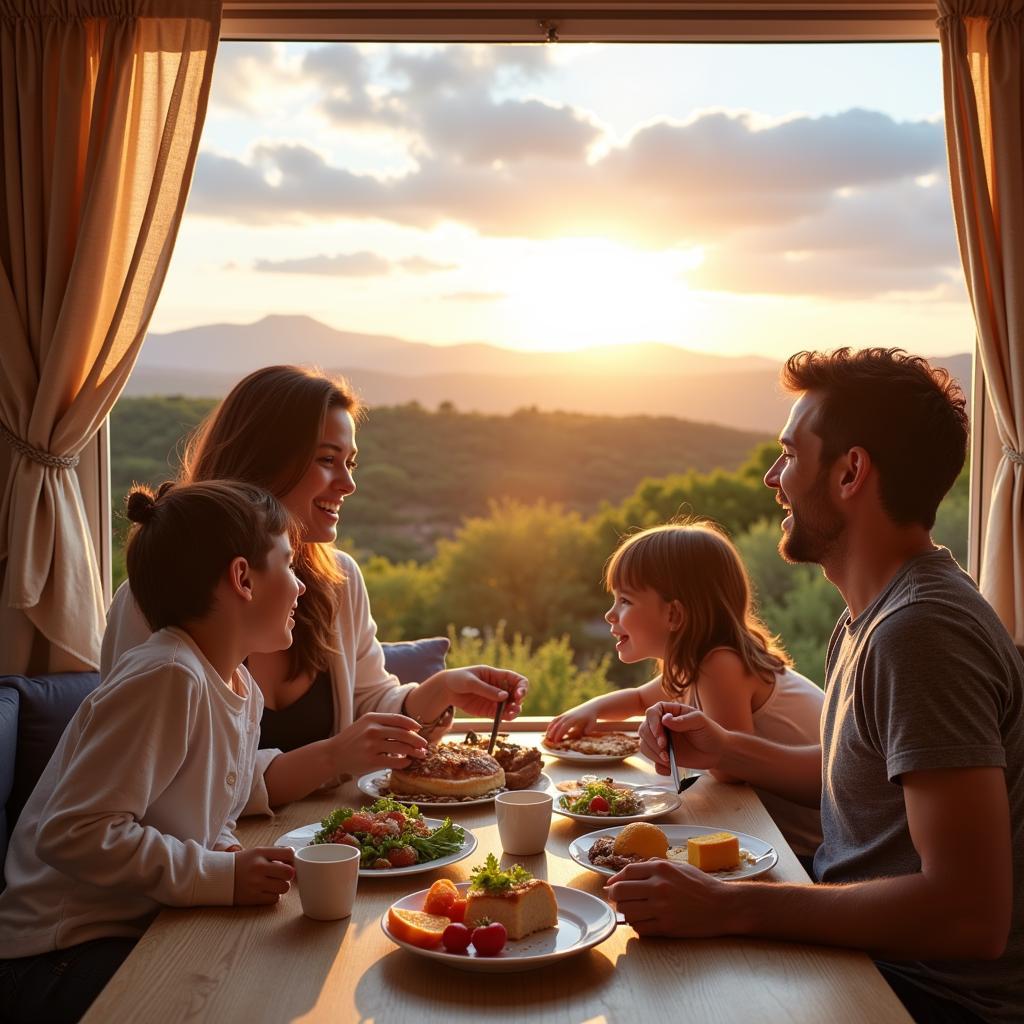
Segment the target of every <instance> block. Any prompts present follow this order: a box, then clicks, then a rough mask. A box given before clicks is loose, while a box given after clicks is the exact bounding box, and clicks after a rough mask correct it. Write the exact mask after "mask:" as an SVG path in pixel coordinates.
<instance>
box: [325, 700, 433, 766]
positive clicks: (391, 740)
mask: <svg viewBox="0 0 1024 1024" xmlns="http://www.w3.org/2000/svg"><path fill="white" fill-rule="evenodd" d="M419 728H420V723H419V722H417V721H416V719H415V718H409V716H408V715H394V714H387V713H385V712H381V711H370V712H367V713H366V714H365V715H362V716H361V717H359V718H357V719H356V720H355V721H354V722H353V723H352V724H351V725H350V726H348V727H347V728H345V729H342V730H341V732H339V733H338V734H337V736H335V737H334V738H333V740H332V742H333V744H334V749H335V750H336V751H337V752H338V753H337V758H336V768H337V772H339V773H340V772H348V773H349V774H352V775H357V774H360V773H362V772H372V771H377V770H378V769H379V768H405V767H406V766H407V765H408V764H409V763H410V760H412V759H413V758H423V757H426V756H427V741H426V740H425V739H424V738H423V737H422V736H421V735H420V734H419Z"/></svg>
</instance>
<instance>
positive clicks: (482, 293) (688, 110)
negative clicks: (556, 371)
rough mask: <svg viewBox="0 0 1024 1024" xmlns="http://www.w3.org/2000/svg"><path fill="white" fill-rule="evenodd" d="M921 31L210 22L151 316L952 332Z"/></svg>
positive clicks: (962, 327)
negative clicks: (444, 32)
mask: <svg viewBox="0 0 1024 1024" xmlns="http://www.w3.org/2000/svg"><path fill="white" fill-rule="evenodd" d="M941 111H942V85H941V74H940V65H939V50H938V46H937V44H936V45H931V44H929V45H896V44H886V45H881V44H879V45H799V46H798V45H790V46H775V45H757V46H753V45H748V46H740V45H730V46H725V45H717V46H715V45H685V46H682V45H678V46H668V45H665V46H650V45H648V46H600V45H591V46H570V45H565V44H561V45H555V46H529V47H527V46H448V47H441V46H427V45H422V46H383V45H366V46H354V45H346V44H317V45H312V44H252V43H222V44H221V47H220V50H219V54H218V57H217V64H216V68H215V72H214V87H213V96H212V99H211V104H210V110H209V114H208V117H207V121H206V128H205V132H204V136H203V142H202V147H201V151H200V155H199V160H198V166H197V170H196V176H195V181H194V184H193V188H192V193H191V197H190V200H189V206H188V210H187V212H186V216H185V221H184V223H183V226H182V230H181V233H180V235H179V239H178V244H177V248H176V250H175V255H174V259H173V261H172V264H171V269H170V272H169V274H168V278H167V283H166V286H165V288H164V291H163V294H162V296H161V299H160V302H159V305H158V307H157V310H156V314H155V316H154V319H153V322H152V325H151V329H152V330H154V331H169V330H176V329H178V328H182V327H188V326H192V325H196V324H203V323H214V322H225V321H227V322H234V323H246V322H250V321H253V320H256V319H259V318H260V317H262V316H264V315H266V314H268V313H304V314H308V315H310V316H313V317H316V318H317V319H319V320H322V321H324V322H325V323H328V324H330V325H332V326H334V327H337V328H340V329H343V330H351V331H361V332H367V333H380V334H392V335H398V336H400V337H403V338H407V339H409V340H416V341H426V342H431V343H435V344H450V343H453V342H463V341H486V342H491V343H493V344H497V345H503V346H508V347H513V348H526V349H576V348H580V347H583V346H586V345H591V344H608V343H620V342H621V343H630V342H638V341H662V342H669V343H673V344H678V345H682V346H685V347H687V348H692V349H700V350H706V351H715V352H720V353H723V354H743V353H758V354H762V355H766V356H771V357H782V356H785V355H787V354H789V353H790V352H792V351H793V350H794V349H796V348H802V347H809V346H810V347H833V346H835V345H839V344H853V345H860V344H865V343H872V344H881V343H886V344H899V345H903V346H905V347H908V348H911V349H913V350H915V351H919V352H922V353H924V354H929V355H939V354H945V353H951V352H964V351H968V350H969V349H970V348H971V347H972V345H973V326H972V321H971V316H970V309H969V306H968V303H967V299H966V294H965V290H964V286H963V282H962V272H961V269H960V265H959V258H958V256H957V251H956V244H955V236H954V231H953V225H952V219H951V213H950V202H949V192H948V181H947V172H946V155H945V142H944V138H943V126H942V116H941Z"/></svg>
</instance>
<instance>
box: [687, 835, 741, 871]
mask: <svg viewBox="0 0 1024 1024" xmlns="http://www.w3.org/2000/svg"><path fill="white" fill-rule="evenodd" d="M686 857H687V860H689V862H690V863H691V864H692V865H693V866H694V867H695V868H700V869H701V871H727V870H728V869H729V868H735V867H738V866H739V862H740V841H739V840H738V839H737V838H736V836H734V835H733V834H732V833H731V832H709V833H708V834H707V835H704V836H694V837H693V838H692V839H687V840H686Z"/></svg>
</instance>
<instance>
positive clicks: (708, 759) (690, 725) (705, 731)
mask: <svg viewBox="0 0 1024 1024" xmlns="http://www.w3.org/2000/svg"><path fill="white" fill-rule="evenodd" d="M666 729H670V730H671V731H672V746H673V748H674V749H675V752H676V763H677V764H680V765H683V766H684V767H686V768H715V767H717V766H718V763H719V761H721V759H722V757H723V756H724V755H725V754H726V752H727V748H728V741H729V733H728V732H727V730H725V729H723V728H722V727H721V726H720V725H719V724H718V723H717V722H714V721H712V719H710V718H708V716H707V715H705V714H704V712H703V711H698V710H697V709H696V708H692V707H690V706H689V705H688V704H677V703H674V702H669V701H659V702H658V703H657V704H654V705H652V706H651V707H650V708H648V709H647V715H646V716H645V717H644V720H643V722H642V723H641V725H640V752H641V753H642V754H643V755H644V757H647V758H649V759H650V760H651V761H653V762H654V767H655V770H656V771H657V772H658V774H659V775H668V772H669V769H668V744H667V743H666V742H665V730H666Z"/></svg>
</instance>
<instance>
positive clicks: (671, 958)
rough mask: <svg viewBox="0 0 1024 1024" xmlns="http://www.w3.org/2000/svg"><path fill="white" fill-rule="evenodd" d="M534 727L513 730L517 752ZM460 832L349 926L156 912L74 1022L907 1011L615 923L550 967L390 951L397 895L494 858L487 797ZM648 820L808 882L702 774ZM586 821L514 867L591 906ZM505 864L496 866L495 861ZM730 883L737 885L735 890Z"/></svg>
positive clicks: (878, 1023) (796, 950)
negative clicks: (490, 968)
mask: <svg viewBox="0 0 1024 1024" xmlns="http://www.w3.org/2000/svg"><path fill="white" fill-rule="evenodd" d="M539 738H540V736H539V734H532V735H531V734H529V733H518V734H516V736H515V740H516V742H519V743H530V742H536V741H538V740H539ZM584 770H589V771H591V772H599V773H600V774H602V775H613V776H614V777H615V779H616V780H619V781H622V782H629V783H646V784H657V785H662V786H664V785H666V782H667V780H665V779H662V778H658V777H657V776H655V775H654V774H653V772H652V770H651V766H650V764H649V763H648V762H647V761H645V760H644V759H643V758H641V757H639V756H636V757H631V758H629V759H628V760H626V761H623V762H621V763H619V764H612V765H601V766H600V767H599V768H589V769H587V768H583V769H581V767H580V766H579V765H577V764H570V763H566V762H565V761H560V760H555V759H553V758H549V757H545V769H544V771H545V774H546V775H547V776H548V777H549V778H550V779H551V780H552V782H553V783H557V782H559V781H564V780H568V779H573V778H578V777H579V775H580V773H581V771H584ZM369 802H370V800H369V798H368V797H366V796H364V795H363V794H362V793H360V791H359V790H358V788H357V784H356V782H355V781H351V782H347V783H344V784H343V785H341V786H340V787H338V788H336V789H333V790H330V791H321V792H319V793H317V794H316V795H314V796H311V797H309V798H307V799H305V800H301V801H298V802H296V803H294V804H291V805H289V806H288V807H286V808H284V809H283V810H281V811H280V812H279V813H278V814H277V815H276V816H275V817H274V818H273V819H268V818H248V819H244V820H243V822H242V823H241V824H240V827H239V829H238V836H239V839H240V840H241V842H242V843H243V844H244V845H246V846H269V845H274V844H275V842H276V841H277V840H278V839H279V837H281V836H282V835H283V834H285V833H287V832H289V831H290V830H292V829H295V828H298V827H300V826H303V825H307V824H310V823H312V822H316V821H319V820H320V819H321V818H322V817H323V816H324V815H326V814H327V813H328V812H329V811H330V810H331V809H333V808H334V807H339V806H359V805H364V804H367V803H369ZM426 813H427V814H429V815H431V816H437V815H438V814H441V815H442V816H443V815H444V814H445V813H450V814H451V816H452V818H453V819H454V820H455V821H456V823H457V824H460V825H462V826H464V827H465V828H466V829H469V830H471V831H472V832H473V834H474V835H475V836H476V838H477V840H478V843H479V845H478V847H477V849H476V850H475V851H474V853H473V854H472V855H471V856H470V857H469V858H467V859H465V860H462V861H459V862H458V863H455V864H451V865H448V866H446V867H442V868H437V869H433V870H428V871H426V872H424V873H423V874H417V875H412V876H408V875H407V876H403V877H397V878H396V877H388V876H387V875H386V874H382V875H380V876H374V877H363V878H360V880H359V887H358V892H357V896H356V903H355V907H354V909H353V912H352V916H351V917H349V918H345V919H343V920H340V921H314V920H311V919H309V918H307V917H305V916H303V914H302V909H301V906H300V901H299V894H298V892H297V891H296V889H295V887H294V886H293V887H292V890H291V891H290V892H289V893H288V894H287V895H285V896H283V897H282V898H281V900H280V902H278V903H277V904H276V905H273V906H268V907H196V908H192V909H187V910H175V909H167V910H164V911H163V912H162V913H161V914H160V915H159V916H158V917H157V919H156V920H155V921H154V923H153V924H152V925H151V926H150V928H149V929H148V931H147V932H146V933H145V935H144V936H143V937H142V939H141V940H140V942H139V943H138V945H137V946H136V948H135V950H134V951H133V952H132V954H131V956H129V958H128V959H127V960H126V961H125V963H124V965H123V966H122V967H121V969H120V970H119V971H118V972H117V974H116V975H115V976H114V978H113V979H112V980H111V982H110V984H109V985H108V986H107V987H106V989H105V990H104V991H103V993H102V994H101V995H100V997H99V998H98V999H97V1001H96V1002H95V1003H94V1004H93V1006H92V1008H91V1009H90V1011H89V1013H88V1014H87V1015H86V1017H85V1018H84V1020H85V1021H86V1022H87V1024H114V1022H120V1021H125V1022H127V1021H131V1022H137V1021H145V1022H147V1024H153V1022H165V1021H167V1022H178V1021H218V1022H225V1024H235V1022H240V1021H246V1022H248V1021H260V1022H262V1021H267V1022H275V1024H276V1022H284V1021H310V1022H320V1021H323V1022H327V1021H330V1022H332V1024H349V1022H353V1024H355V1022H359V1024H391V1022H396V1024H397V1022H402V1024H404V1022H408V1024H422V1022H435V1021H438V1022H440V1021H444V1022H456V1021H472V1022H474V1024H476V1022H484V1021H486V1022H488V1024H490V1022H506V1021H507V1022H521V1021H525V1020H531V1021H532V1020H536V1021H541V1022H545V1024H584V1022H587V1024H598V1022H608V1024H613V1022H631V1021H636V1022H638V1024H664V1022H669V1021H673V1022H682V1021H686V1022H708V1024H712V1022H714V1024H729V1022H736V1024H775V1022H807V1024H821V1022H823V1021H827V1022H829V1024H845V1022H850V1024H854V1022H861V1024H888V1022H892V1024H905V1022H908V1021H910V1017H909V1016H908V1015H907V1013H906V1012H905V1010H904V1009H903V1007H902V1005H901V1004H900V1002H899V1001H898V1000H897V999H896V997H895V996H894V995H893V993H892V991H891V990H890V989H889V987H888V985H887V984H886V983H885V981H884V980H883V978H882V976H881V975H880V974H879V973H878V971H877V969H876V968H875V966H874V964H873V963H872V962H871V960H870V959H869V958H868V957H867V956H866V955H865V954H864V953H860V952H856V951H853V950H847V949H838V948H831V947H823V946H811V945H799V944H795V943H790V942H775V941H769V940H762V939H745V938H721V939H701V940H696V939H686V940H684V939H652V938H640V937H639V936H637V934H636V933H635V932H634V931H633V930H632V929H631V928H630V927H629V926H628V925H624V924H620V925H619V926H618V927H617V928H616V929H615V931H614V932H613V933H612V934H611V935H610V936H609V937H608V938H607V939H606V940H605V941H604V942H602V943H600V944H599V945H597V946H595V947H593V948H592V949H589V950H585V951H583V952H580V953H579V954H577V955H574V956H571V957H568V958H566V959H563V960H560V961H558V962H556V963H551V964H548V965H546V966H543V967H540V968H537V969H534V970H530V971H525V972H521V973H509V974H484V973H472V972H469V971H465V970H459V969H455V968H453V967H449V966H447V964H443V963H439V962H438V961H436V960H431V959H428V958H426V957H422V956H418V955H416V954H413V953H410V952H409V951H407V950H405V949H403V948H400V947H398V946H396V945H395V944H394V943H393V942H392V941H391V940H390V939H388V938H387V936H386V935H385V934H384V932H383V930H382V928H381V919H382V917H383V916H384V915H385V914H386V913H387V910H388V908H389V906H390V905H391V904H392V903H393V902H394V901H396V900H398V899H400V898H401V897H403V896H405V895H407V894H409V893H411V892H415V891H417V890H420V889H425V888H427V887H429V885H430V884H431V882H433V881H434V880H435V879H437V878H442V877H447V878H451V879H453V880H454V881H465V880H468V878H469V873H470V870H471V868H472V867H473V866H474V865H475V864H478V863H481V862H482V861H483V859H484V858H485V857H486V855H487V854H488V853H490V852H494V853H495V854H496V855H498V856H499V857H501V855H502V850H501V843H500V841H499V836H498V830H497V825H496V823H495V816H494V806H493V803H487V804H482V805H470V806H461V805H458V804H456V805H453V806H452V807H451V809H450V812H448V811H441V812H439V811H437V810H429V811H427V812H426ZM659 824H666V825H668V824H680V825H700V826H702V827H704V826H706V827H707V828H708V830H709V831H715V830H718V829H719V828H721V829H730V830H733V831H738V832H745V833H747V834H748V835H752V836H755V837H757V838H759V839H762V840H765V841H766V842H768V843H770V844H772V846H774V847H775V849H776V850H777V851H778V858H779V859H778V863H777V864H776V865H775V866H774V867H773V868H772V870H771V871H770V872H768V873H767V874H766V875H763V876H761V877H762V878H763V879H765V880H774V881H778V882H796V883H803V884H811V883H810V881H809V879H808V877H807V874H806V873H805V871H804V870H803V868H802V867H801V865H800V862H799V861H798V860H797V858H796V857H795V855H794V854H793V853H792V851H791V850H790V848H789V847H788V846H787V845H786V842H785V840H784V839H783V838H782V835H781V834H780V833H779V831H778V829H777V828H776V826H775V823H774V822H773V821H772V819H771V818H770V817H769V815H768V813H767V812H766V811H765V809H764V807H763V805H762V804H761V801H760V800H759V799H758V797H757V795H756V794H755V793H754V791H753V790H752V789H751V788H750V787H748V786H745V785H736V784H726V783H720V782H716V781H715V780H713V779H712V778H711V777H710V776H705V777H703V778H702V779H700V780H699V781H698V782H697V783H696V784H695V785H693V786H691V787H690V788H689V789H688V790H686V792H685V793H683V795H682V797H681V805H680V806H679V808H678V809H677V810H675V811H673V812H671V813H670V814H668V815H667V816H665V817H664V818H662V819H659ZM597 827H599V826H596V825H589V824H584V823H580V822H576V821H573V820H571V819H569V818H566V817H563V816H561V815H558V814H555V815H554V816H553V818H552V824H551V831H550V835H549V838H548V843H547V847H546V849H545V852H544V853H542V854H538V855H536V856H530V857H517V858H515V859H516V861H518V862H519V863H522V864H523V865H524V866H525V867H526V868H528V869H529V870H530V871H532V872H533V873H534V874H535V875H536V876H537V877H540V878H546V879H547V880H548V881H549V882H551V883H552V884H555V885H563V886H571V887H574V888H577V889H581V890H583V891H585V892H588V893H592V894H594V895H595V896H598V897H602V898H603V886H604V883H605V881H606V878H605V877H604V876H602V875H599V874H596V873H594V872H593V871H590V870H587V869H585V868H583V867H581V866H580V865H579V864H577V863H576V862H575V861H573V860H572V859H570V857H569V854H568V846H569V843H570V842H571V841H572V840H573V839H574V838H576V837H578V836H581V835H584V834H585V833H587V832H589V831H593V830H594V829H595V828H597ZM508 861H509V858H508V857H506V858H505V863H506V864H507V863H508ZM730 884H735V885H743V884H745V883H744V882H743V881H736V882H733V883H730Z"/></svg>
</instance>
